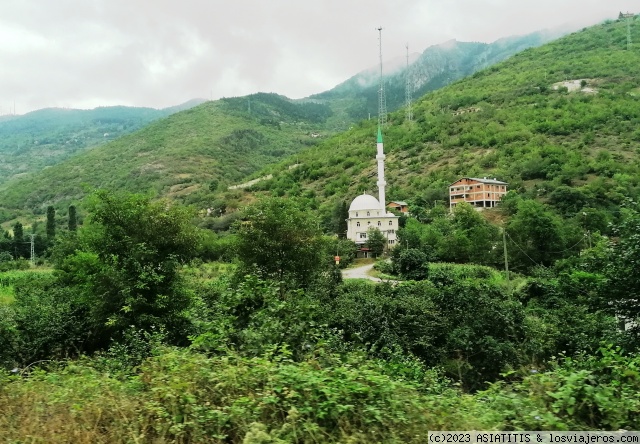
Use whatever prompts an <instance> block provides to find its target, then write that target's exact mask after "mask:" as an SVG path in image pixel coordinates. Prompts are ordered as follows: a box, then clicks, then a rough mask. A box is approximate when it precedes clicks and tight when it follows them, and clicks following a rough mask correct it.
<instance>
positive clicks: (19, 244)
mask: <svg viewBox="0 0 640 444" xmlns="http://www.w3.org/2000/svg"><path fill="white" fill-rule="evenodd" d="M24 250H25V248H24V228H23V227H22V223H21V222H16V223H15V224H14V225H13V251H14V255H13V257H14V258H16V259H17V258H20V257H24Z"/></svg>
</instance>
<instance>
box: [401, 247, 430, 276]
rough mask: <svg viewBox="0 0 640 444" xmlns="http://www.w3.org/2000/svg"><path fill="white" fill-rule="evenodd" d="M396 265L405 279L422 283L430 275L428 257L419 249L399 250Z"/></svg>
mask: <svg viewBox="0 0 640 444" xmlns="http://www.w3.org/2000/svg"><path fill="white" fill-rule="evenodd" d="M394 253H395V252H394ZM394 265H395V267H394V268H395V269H396V270H397V271H398V273H399V274H400V276H402V277H403V278H404V279H411V280H416V281H421V280H424V279H426V278H427V275H428V273H429V261H428V259H427V255H426V254H424V253H423V252H422V251H421V250H418V249H417V248H402V249H399V250H398V254H394Z"/></svg>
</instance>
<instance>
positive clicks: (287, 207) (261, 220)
mask: <svg viewBox="0 0 640 444" xmlns="http://www.w3.org/2000/svg"><path fill="white" fill-rule="evenodd" d="M236 232H237V234H238V237H237V242H238V243H237V246H236V248H237V252H238V257H239V259H240V261H241V262H242V263H243V265H244V270H251V269H252V267H256V269H257V270H258V271H259V273H260V274H261V275H262V276H264V277H269V278H272V279H275V280H276V281H278V282H281V283H283V284H284V285H286V286H290V287H293V288H295V287H298V286H301V287H306V286H308V285H309V283H310V282H311V281H312V280H313V278H314V277H315V276H316V274H317V273H318V272H319V271H320V270H321V269H322V266H323V260H322V259H323V255H324V254H326V253H325V252H324V251H323V249H322V248H321V247H322V244H321V237H320V235H321V233H320V230H319V222H318V221H316V220H315V218H314V216H313V215H311V214H310V213H309V212H305V211H303V209H302V208H301V206H300V204H299V203H298V202H296V201H294V200H292V199H282V198H266V199H263V200H261V201H260V202H258V203H256V204H255V205H252V206H250V207H248V208H247V209H246V210H245V220H244V221H242V222H240V223H238V224H237V226H236Z"/></svg>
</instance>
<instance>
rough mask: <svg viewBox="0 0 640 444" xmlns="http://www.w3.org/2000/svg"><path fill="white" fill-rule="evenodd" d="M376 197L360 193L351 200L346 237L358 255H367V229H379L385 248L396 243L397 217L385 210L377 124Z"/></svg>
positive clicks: (381, 144) (379, 137) (380, 141)
mask: <svg viewBox="0 0 640 444" xmlns="http://www.w3.org/2000/svg"><path fill="white" fill-rule="evenodd" d="M377 149H378V153H377V155H376V160H377V161H378V182H377V185H378V199H376V198H375V197H374V196H372V195H370V194H366V193H365V194H362V195H360V196H358V197H356V198H355V199H353V201H352V202H351V205H350V206H349V218H348V219H347V239H350V240H352V241H353V242H355V243H356V245H357V246H358V257H368V256H369V254H370V252H369V249H368V248H367V247H366V242H367V239H368V235H369V229H371V228H373V229H377V230H379V231H380V232H381V233H382V234H383V235H384V237H385V238H386V239H387V248H393V247H394V246H395V245H396V240H397V237H396V236H397V232H398V219H399V217H398V216H396V215H395V214H393V213H389V212H387V208H386V207H387V206H386V197H385V187H386V185H387V182H386V181H385V180H384V159H385V155H384V144H383V142H382V129H381V128H380V126H378V143H377Z"/></svg>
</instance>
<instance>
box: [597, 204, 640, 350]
mask: <svg viewBox="0 0 640 444" xmlns="http://www.w3.org/2000/svg"><path fill="white" fill-rule="evenodd" d="M616 234H617V236H618V238H617V239H616V241H615V242H614V241H610V242H609V249H608V250H607V251H606V254H607V255H606V256H605V261H606V262H605V265H604V267H603V268H604V270H602V271H603V274H604V277H605V278H606V284H605V285H603V286H602V287H601V288H600V291H599V295H598V296H599V301H600V304H601V307H602V308H603V309H605V310H607V311H609V312H611V313H612V314H615V315H617V316H619V317H620V318H621V321H622V322H624V323H625V324H627V325H626V329H627V330H628V331H629V332H630V333H631V334H632V335H633V336H634V340H635V343H636V344H640V326H639V325H638V320H639V319H640V304H638V297H639V294H640V274H639V273H638V266H637V261H638V257H639V256H638V254H639V253H640V212H639V211H638V204H637V203H635V202H630V203H629V205H628V206H627V208H625V211H624V216H623V219H622V221H621V222H620V224H619V225H618V226H617V227H616Z"/></svg>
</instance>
